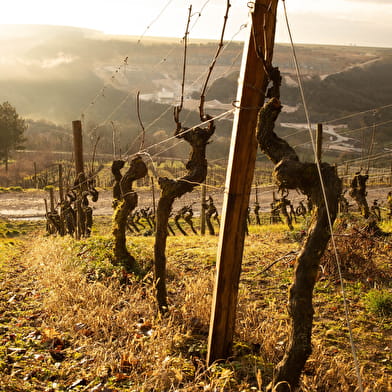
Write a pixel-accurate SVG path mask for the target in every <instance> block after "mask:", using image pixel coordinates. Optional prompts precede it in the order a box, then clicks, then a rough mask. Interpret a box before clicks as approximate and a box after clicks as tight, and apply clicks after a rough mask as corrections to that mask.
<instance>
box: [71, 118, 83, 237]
mask: <svg viewBox="0 0 392 392" xmlns="http://www.w3.org/2000/svg"><path fill="white" fill-rule="evenodd" d="M72 131H73V143H74V155H75V172H76V179H77V180H78V181H80V182H81V184H80V186H79V188H78V191H79V193H81V192H82V190H83V188H84V187H85V186H86V184H85V181H84V180H85V177H84V164H83V137H82V122H81V121H80V120H75V121H72ZM81 216H82V206H81V199H80V197H79V196H78V198H77V201H76V228H75V238H76V239H77V240H80V237H81V235H82V233H81Z"/></svg>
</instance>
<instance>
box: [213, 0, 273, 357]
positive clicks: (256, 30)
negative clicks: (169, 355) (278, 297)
mask: <svg viewBox="0 0 392 392" xmlns="http://www.w3.org/2000/svg"><path fill="white" fill-rule="evenodd" d="M277 5H278V0H256V1H255V3H254V10H253V12H252V23H250V24H249V39H248V40H247V41H246V42H245V46H244V54H243V59H242V66H241V72H240V78H239V87H238V92H237V104H238V110H237V111H236V113H235V117H234V123H233V131H232V137H231V145H230V154H229V162H228V168H227V177H226V191H225V196H224V201H223V210H222V225H221V230H220V235H219V243H218V252H217V275H216V283H215V289H214V294H213V303H212V314H211V322H210V332H209V337H208V352H207V362H208V364H212V363H213V362H214V361H216V360H220V359H226V358H227V357H228V356H229V355H230V353H231V348H232V342H233V335H234V326H235V315H236V306H237V297H238V285H239V278H240V273H241V263H242V254H243V248H244V239H245V226H246V216H247V209H248V204H249V197H250V190H251V186H252V181H253V173H254V168H255V161H256V152H257V141H256V124H257V115H258V111H259V109H260V107H262V106H263V104H264V98H265V91H266V88H267V85H268V81H269V77H268V75H267V74H266V69H265V68H269V67H271V62H272V53H273V47H274V40H275V25H276V9H277ZM255 45H256V46H257V47H255ZM257 52H258V53H257ZM260 54H261V55H262V56H263V57H264V63H265V64H264V65H265V66H266V67H264V65H263V61H262V59H261V58H260V57H259V55H260Z"/></svg>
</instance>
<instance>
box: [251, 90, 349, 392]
mask: <svg viewBox="0 0 392 392" xmlns="http://www.w3.org/2000/svg"><path fill="white" fill-rule="evenodd" d="M280 111H281V105H280V102H279V100H278V99H277V98H272V99H270V100H269V101H268V102H267V103H266V104H265V105H264V107H263V108H262V109H261V110H260V112H259V118H258V124H257V139H258V142H259V145H260V148H261V151H262V152H264V153H265V154H266V155H267V156H268V157H269V158H270V159H271V161H272V162H274V163H275V165H276V166H275V168H274V173H273V175H274V177H275V180H276V182H277V184H278V185H279V188H281V189H298V190H299V191H301V192H302V193H303V194H305V195H306V196H308V197H309V198H310V199H311V201H312V203H313V206H314V207H313V216H312V224H311V225H310V227H309V229H308V233H307V238H306V240H305V242H304V245H303V247H302V250H301V252H300V254H299V255H298V257H297V260H296V264H295V271H294V282H293V284H292V286H291V288H290V292H289V309H288V311H289V315H290V317H291V332H290V336H289V343H288V348H287V352H286V354H285V356H284V358H283V359H282V361H281V362H280V363H279V364H278V366H277V369H276V371H275V374H274V378H273V381H272V383H271V384H270V385H269V387H268V390H272V389H273V388H276V389H274V391H277V392H288V391H294V390H295V388H296V387H297V386H298V384H299V380H300V376H301V372H302V370H303V368H304V365H305V362H306V360H307V359H308V357H309V355H310V354H311V352H312V346H311V336H312V323H313V314H314V310H313V305H312V297H313V288H314V285H315V283H316V278H317V273H318V269H319V264H320V259H321V256H322V255H323V253H324V251H325V248H326V246H327V244H328V241H329V239H330V237H331V233H330V229H329V221H328V212H327V208H326V205H325V202H324V196H323V192H322V188H321V183H320V179H319V173H318V169H317V166H316V164H315V163H307V162H300V160H299V158H298V156H297V154H296V153H295V151H294V149H293V148H292V147H291V146H290V145H289V144H288V143H287V142H286V141H285V140H283V139H281V138H280V137H279V136H277V135H276V134H275V133H274V131H273V128H274V124H275V120H276V118H277V116H278V115H279V113H280ZM320 169H321V174H322V178H323V182H324V186H325V193H326V198H327V203H328V207H329V213H330V219H331V223H332V224H333V222H334V221H335V218H336V215H337V212H338V201H339V196H340V194H341V190H342V185H341V180H340V179H339V177H338V175H337V173H336V169H335V168H334V167H332V166H330V165H329V164H326V163H321V164H320Z"/></svg>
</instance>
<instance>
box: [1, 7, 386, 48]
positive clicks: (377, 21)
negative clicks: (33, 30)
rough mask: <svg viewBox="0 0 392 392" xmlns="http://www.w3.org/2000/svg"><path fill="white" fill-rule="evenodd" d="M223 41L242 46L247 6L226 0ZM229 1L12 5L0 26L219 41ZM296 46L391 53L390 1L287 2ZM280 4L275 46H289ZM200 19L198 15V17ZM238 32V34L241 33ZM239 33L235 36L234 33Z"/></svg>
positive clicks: (6, 11) (5, 12) (2, 10)
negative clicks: (187, 31)
mask: <svg viewBox="0 0 392 392" xmlns="http://www.w3.org/2000/svg"><path fill="white" fill-rule="evenodd" d="M230 2H231V8H230V11H229V19H228V24H227V29H226V33H225V39H226V40H230V39H232V38H233V37H234V38H235V39H236V40H243V39H245V37H246V33H245V30H241V29H240V28H241V26H242V25H243V24H245V23H246V22H247V21H248V10H249V9H248V7H247V3H248V0H230ZM226 3H227V0H10V1H4V2H2V7H1V13H0V24H46V25H61V26H75V27H84V28H89V29H94V30H99V31H103V32H104V33H106V34H120V35H134V36H139V37H140V36H165V37H178V38H181V37H182V36H183V35H184V32H185V25H186V21H187V15H188V8H189V6H190V4H192V13H193V16H192V20H191V24H190V26H191V32H190V36H189V37H190V39H192V38H210V39H219V38H220V35H221V30H222V24H223V16H224V14H225V11H226ZM285 3H286V8H287V11H288V17H289V23H290V26H291V29H292V34H293V38H294V41H295V42H296V43H312V44H329V45H335V44H336V45H357V46H378V47H392V23H391V21H392V0H285ZM282 10H283V6H282V0H280V1H279V12H278V22H277V32H276V42H280V43H283V42H288V33H287V28H286V25H285V20H284V15H283V12H282ZM200 14H201V15H200ZM239 31H240V32H239ZM238 32H239V33H238Z"/></svg>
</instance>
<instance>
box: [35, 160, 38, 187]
mask: <svg viewBox="0 0 392 392" xmlns="http://www.w3.org/2000/svg"><path fill="white" fill-rule="evenodd" d="M34 188H35V189H38V177H37V163H36V162H34Z"/></svg>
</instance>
